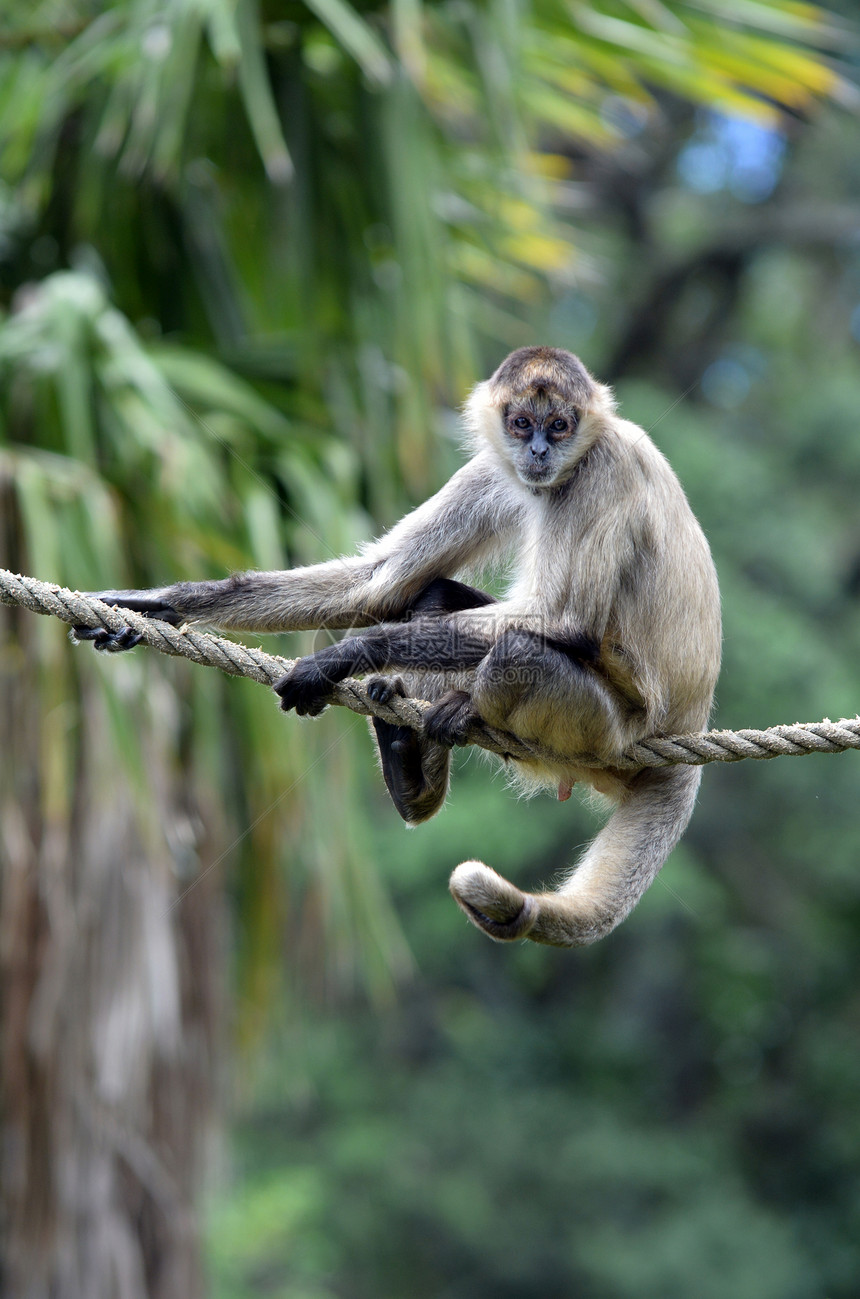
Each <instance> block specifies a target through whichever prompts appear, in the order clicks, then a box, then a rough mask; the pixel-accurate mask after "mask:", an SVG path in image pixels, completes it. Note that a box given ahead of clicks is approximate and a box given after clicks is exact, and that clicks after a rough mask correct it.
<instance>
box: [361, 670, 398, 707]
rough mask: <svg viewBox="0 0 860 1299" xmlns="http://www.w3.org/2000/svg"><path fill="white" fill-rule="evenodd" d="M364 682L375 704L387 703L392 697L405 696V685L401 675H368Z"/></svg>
mask: <svg viewBox="0 0 860 1299" xmlns="http://www.w3.org/2000/svg"><path fill="white" fill-rule="evenodd" d="M364 684H365V686H366V687H367V693H368V695H369V696H370V698H371V699H372V700H373V702H374V703H375V704H387V703H389V701H390V700H392V699H394V698H400V699H405V698H406V686H405V685H404V684H403V678H402V677H382V676H379V677H368V678H367V679H366V681H365V683H364Z"/></svg>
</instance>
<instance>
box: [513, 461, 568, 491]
mask: <svg viewBox="0 0 860 1299" xmlns="http://www.w3.org/2000/svg"><path fill="white" fill-rule="evenodd" d="M517 474H518V475H519V477H520V480H521V481H522V482H524V483H526V484H527V486H529V487H551V486H552V484H553V483H554V482H555V480H556V478H557V476H558V474H557V470H556V466H555V465H536V464H520V465H517Z"/></svg>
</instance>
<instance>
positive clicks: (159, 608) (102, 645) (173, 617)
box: [72, 591, 182, 654]
mask: <svg viewBox="0 0 860 1299" xmlns="http://www.w3.org/2000/svg"><path fill="white" fill-rule="evenodd" d="M83 594H84V595H92V596H95V598H96V599H97V600H103V601H104V602H105V604H110V605H113V607H114V608H117V607H119V608H120V609H132V610H133V611H134V612H135V613H143V614H146V616H147V618H152V619H154V620H155V621H156V622H169V623H171V625H172V626H174V627H176V626H178V625H179V623H180V622H181V621H182V618H181V617H180V615H179V614H178V613H177V612H176V610H175V609H174V608H173V606H172V605H170V604H168V603H167V601H166V600H162V599H160V598H159V597H158V596H150V595H146V594H145V593H141V594H138V593H136V592H134V591H85V592H83ZM72 635H73V638H74V640H75V641H82V640H91V641H92V642H93V649H97V650H99V651H101V652H103V653H107V654H119V653H120V652H121V651H122V650H130V649H134V647H135V645H139V644H140V642H141V641H142V640H143V637H142V636H141V634H140V632H137V631H135V630H134V629H133V628H132V627H123V628H122V629H121V630H120V631H108V629H107V628H106V627H72Z"/></svg>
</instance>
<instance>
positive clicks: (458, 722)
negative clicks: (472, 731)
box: [424, 690, 479, 749]
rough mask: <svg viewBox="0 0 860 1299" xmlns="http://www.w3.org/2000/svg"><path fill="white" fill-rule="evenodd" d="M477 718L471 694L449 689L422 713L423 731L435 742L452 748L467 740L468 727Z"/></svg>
mask: <svg viewBox="0 0 860 1299" xmlns="http://www.w3.org/2000/svg"><path fill="white" fill-rule="evenodd" d="M478 720H479V714H478V712H477V711H476V709H475V708H474V706H473V704H472V696H471V695H470V694H468V693H467V692H466V691H465V690H449V691H447V693H446V694H444V695H443V696H442V698H441V699H439V700H437V701H436V703H435V704H434V705H433V707H432V708H430V709H428V711H427V712H426V713H425V715H424V731H425V733H426V735H427V737H428V738H429V739H431V740H433V741H435V743H436V744H441V745H443V746H444V747H445V748H446V749H452V748H453V747H454V745H455V744H466V743H467V742H468V734H469V727H470V726H471V724H472V723H473V722H476V721H478Z"/></svg>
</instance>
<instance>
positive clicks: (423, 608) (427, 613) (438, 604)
mask: <svg viewBox="0 0 860 1299" xmlns="http://www.w3.org/2000/svg"><path fill="white" fill-rule="evenodd" d="M497 603H498V601H497V600H496V597H495V596H493V595H488V594H487V592H486V591H481V590H479V589H478V587H476V586H468V585H467V584H466V583H465V582H457V581H455V580H454V579H453V578H451V577H436V578H434V579H433V581H432V582H428V583H427V585H426V586H425V587H424V589H423V590H422V591H420V592H419V593H418V595H417V596H416V598H415V599H414V600H413V601H412V603H411V604H410V605H409V606H408V608H407V610H406V614H405V616H406V617H416V616H421V617H425V618H426V617H435V616H437V615H439V614H446V613H459V612H460V611H461V610H463V609H479V608H481V607H482V606H484V605H487V604H497Z"/></svg>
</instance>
